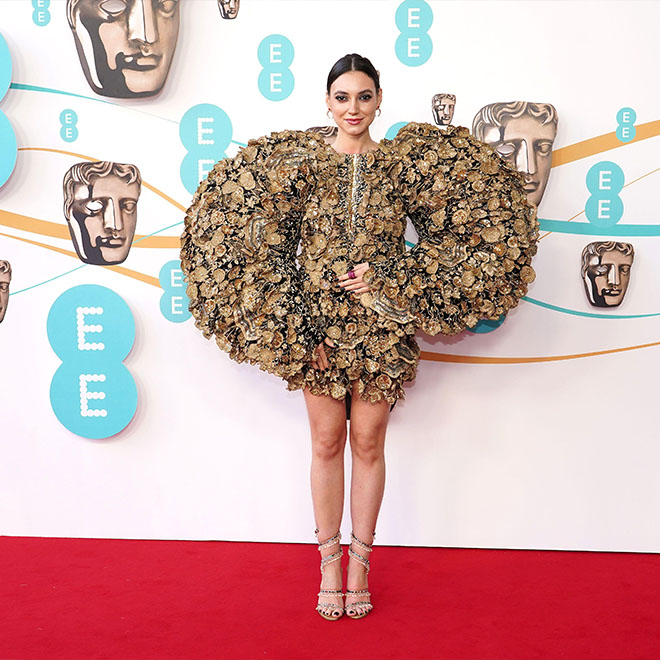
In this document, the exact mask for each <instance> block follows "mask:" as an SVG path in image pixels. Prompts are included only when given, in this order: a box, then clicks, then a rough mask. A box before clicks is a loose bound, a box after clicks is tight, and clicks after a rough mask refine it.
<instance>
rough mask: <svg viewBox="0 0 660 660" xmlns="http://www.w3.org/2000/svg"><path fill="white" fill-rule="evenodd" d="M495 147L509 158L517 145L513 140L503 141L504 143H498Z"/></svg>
mask: <svg viewBox="0 0 660 660" xmlns="http://www.w3.org/2000/svg"><path fill="white" fill-rule="evenodd" d="M495 149H496V151H497V152H498V153H499V154H500V155H501V156H504V158H509V157H510V156H512V155H513V153H514V152H515V150H516V147H515V145H513V144H511V142H503V143H502V144H498V145H497V147H496V148H495Z"/></svg>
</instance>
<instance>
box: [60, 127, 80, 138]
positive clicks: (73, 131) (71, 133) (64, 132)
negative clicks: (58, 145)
mask: <svg viewBox="0 0 660 660" xmlns="http://www.w3.org/2000/svg"><path fill="white" fill-rule="evenodd" d="M60 137H61V138H62V139H63V140H64V141H65V142H75V141H76V140H77V139H78V128H77V127H76V126H62V128H60Z"/></svg>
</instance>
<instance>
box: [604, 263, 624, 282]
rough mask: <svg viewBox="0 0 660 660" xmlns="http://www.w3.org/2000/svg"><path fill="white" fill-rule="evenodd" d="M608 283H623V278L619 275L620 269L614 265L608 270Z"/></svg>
mask: <svg viewBox="0 0 660 660" xmlns="http://www.w3.org/2000/svg"><path fill="white" fill-rule="evenodd" d="M607 283H608V284H613V285H615V286H619V284H621V278H620V277H619V269H618V268H617V267H616V266H614V265H612V266H610V269H609V270H608V271H607Z"/></svg>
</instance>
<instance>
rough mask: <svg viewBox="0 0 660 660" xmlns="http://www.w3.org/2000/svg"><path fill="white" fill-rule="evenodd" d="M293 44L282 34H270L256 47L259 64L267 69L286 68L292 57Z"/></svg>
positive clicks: (280, 69) (278, 69)
mask: <svg viewBox="0 0 660 660" xmlns="http://www.w3.org/2000/svg"><path fill="white" fill-rule="evenodd" d="M294 54H295V52H294V48H293V44H292V43H291V42H290V41H289V40H288V39H287V38H286V37H285V36H284V35H282V34H270V35H268V36H267V37H264V38H263V39H262V40H261V43H260V44H259V46H258V47H257V58H258V59H259V64H261V66H262V67H264V69H267V70H269V71H273V70H275V71H283V70H284V69H288V68H289V67H290V66H291V63H292V62H293V57H294Z"/></svg>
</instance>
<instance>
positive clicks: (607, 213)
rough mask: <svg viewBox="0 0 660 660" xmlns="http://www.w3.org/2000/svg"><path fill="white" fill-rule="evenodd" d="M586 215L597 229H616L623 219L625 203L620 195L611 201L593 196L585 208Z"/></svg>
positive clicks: (610, 199) (613, 197) (614, 196)
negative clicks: (615, 226)
mask: <svg viewBox="0 0 660 660" xmlns="http://www.w3.org/2000/svg"><path fill="white" fill-rule="evenodd" d="M584 214H585V215H586V216H587V220H589V222H590V223H591V224H593V225H596V227H602V228H607V227H614V225H616V223H617V222H619V220H621V218H622V217H623V201H622V200H621V198H620V197H619V196H618V195H612V197H611V198H609V199H606V198H603V197H600V198H599V197H598V196H596V195H591V197H589V199H588V200H587V203H586V204H585V206H584Z"/></svg>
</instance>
